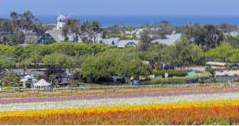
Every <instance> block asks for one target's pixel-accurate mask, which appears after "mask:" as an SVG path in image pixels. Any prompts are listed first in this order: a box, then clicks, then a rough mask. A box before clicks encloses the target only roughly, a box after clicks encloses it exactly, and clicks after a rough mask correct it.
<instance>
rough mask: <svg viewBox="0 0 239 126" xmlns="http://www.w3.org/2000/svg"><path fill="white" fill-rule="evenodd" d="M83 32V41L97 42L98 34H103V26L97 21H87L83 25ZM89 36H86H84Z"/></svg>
mask: <svg viewBox="0 0 239 126" xmlns="http://www.w3.org/2000/svg"><path fill="white" fill-rule="evenodd" d="M81 31H82V34H83V41H86V42H93V43H95V42H96V37H97V34H98V33H100V32H102V29H101V25H100V23H99V22H97V21H92V22H89V21H86V22H83V24H82V25H81ZM85 33H86V34H87V35H86V36H85V35H84V34H85Z"/></svg>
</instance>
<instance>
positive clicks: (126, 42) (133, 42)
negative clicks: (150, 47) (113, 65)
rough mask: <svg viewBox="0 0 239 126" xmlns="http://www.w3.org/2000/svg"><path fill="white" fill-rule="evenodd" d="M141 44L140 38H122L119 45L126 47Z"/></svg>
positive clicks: (119, 46)
mask: <svg viewBox="0 0 239 126" xmlns="http://www.w3.org/2000/svg"><path fill="white" fill-rule="evenodd" d="M138 44H139V40H120V41H119V43H118V45H117V47H118V48H125V47H129V46H132V47H136V46H137V45H138Z"/></svg>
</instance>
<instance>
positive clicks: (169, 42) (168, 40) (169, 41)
mask: <svg viewBox="0 0 239 126" xmlns="http://www.w3.org/2000/svg"><path fill="white" fill-rule="evenodd" d="M181 36H182V34H181V33H175V34H171V35H166V36H165V37H166V38H165V39H156V40H153V41H152V43H161V44H166V45H173V44H174V43H175V42H177V41H179V40H180V39H181Z"/></svg>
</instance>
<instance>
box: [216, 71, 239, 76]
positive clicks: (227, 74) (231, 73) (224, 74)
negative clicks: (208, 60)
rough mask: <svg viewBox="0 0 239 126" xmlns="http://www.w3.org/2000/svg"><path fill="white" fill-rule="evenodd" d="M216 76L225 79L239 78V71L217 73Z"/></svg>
mask: <svg viewBox="0 0 239 126" xmlns="http://www.w3.org/2000/svg"><path fill="white" fill-rule="evenodd" d="M215 76H216V77H223V76H229V77H233V76H239V71H238V70H235V71H216V72H215Z"/></svg>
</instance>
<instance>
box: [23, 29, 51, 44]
mask: <svg viewBox="0 0 239 126" xmlns="http://www.w3.org/2000/svg"><path fill="white" fill-rule="evenodd" d="M24 41H25V44H47V43H49V42H53V41H55V39H54V38H53V37H52V36H51V35H50V34H49V33H44V34H37V33H36V32H32V31H28V32H25V40H24Z"/></svg>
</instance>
